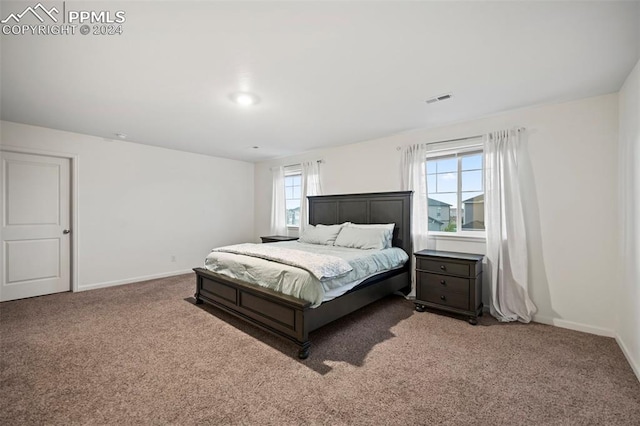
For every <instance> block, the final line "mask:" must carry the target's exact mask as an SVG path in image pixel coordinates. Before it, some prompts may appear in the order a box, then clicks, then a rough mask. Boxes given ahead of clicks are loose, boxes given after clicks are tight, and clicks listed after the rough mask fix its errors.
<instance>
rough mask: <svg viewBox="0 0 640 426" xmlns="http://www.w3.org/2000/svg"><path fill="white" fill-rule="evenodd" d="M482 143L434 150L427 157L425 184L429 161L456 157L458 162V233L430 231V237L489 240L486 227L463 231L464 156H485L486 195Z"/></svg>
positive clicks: (484, 191)
mask: <svg viewBox="0 0 640 426" xmlns="http://www.w3.org/2000/svg"><path fill="white" fill-rule="evenodd" d="M483 148H484V147H483V145H482V144H481V143H473V144H468V143H467V144H465V145H460V146H457V147H451V146H450V147H447V148H442V149H433V150H428V152H427V156H426V158H425V162H424V167H425V168H424V178H425V183H426V180H427V176H428V174H427V161H428V160H433V159H436V158H444V157H450V156H455V158H456V160H457V170H456V173H457V176H456V179H457V189H456V200H457V207H456V208H457V210H456V231H455V232H445V231H429V236H430V237H436V238H443V239H452V240H456V239H457V240H473V241H477V240H485V239H486V238H487V231H486V227H485V229H483V230H476V231H473V230H466V231H465V230H462V229H463V228H462V215H461V212H462V192H463V191H462V155H466V154H483V155H482V193H483V194H486V185H485V166H486V164H485V158H484V149H483ZM426 185H427V211H428V210H429V205H428V203H429V202H428V200H429V186H428V184H426Z"/></svg>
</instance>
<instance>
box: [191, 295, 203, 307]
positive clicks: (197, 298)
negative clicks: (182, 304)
mask: <svg viewBox="0 0 640 426" xmlns="http://www.w3.org/2000/svg"><path fill="white" fill-rule="evenodd" d="M193 297H195V299H196V302H195V304H196V305H202V303H203V302H202V300H201V299H200V293H196V294H194V295H193Z"/></svg>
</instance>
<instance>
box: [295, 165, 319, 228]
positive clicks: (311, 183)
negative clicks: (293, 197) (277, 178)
mask: <svg viewBox="0 0 640 426" xmlns="http://www.w3.org/2000/svg"><path fill="white" fill-rule="evenodd" d="M300 167H301V170H302V182H301V188H300V235H302V232H304V230H305V228H306V227H307V226H308V225H309V200H307V197H310V196H312V195H322V188H321V186H320V162H319V161H304V162H302V163H301V164H300Z"/></svg>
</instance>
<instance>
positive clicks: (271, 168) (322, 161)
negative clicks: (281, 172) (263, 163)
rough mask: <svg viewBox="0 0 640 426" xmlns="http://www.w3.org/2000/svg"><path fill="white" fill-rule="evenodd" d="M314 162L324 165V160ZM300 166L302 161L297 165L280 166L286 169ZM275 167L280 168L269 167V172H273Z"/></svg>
mask: <svg viewBox="0 0 640 426" xmlns="http://www.w3.org/2000/svg"><path fill="white" fill-rule="evenodd" d="M316 162H317V163H318V164H320V163H324V160H316ZM301 164H302V161H301V162H299V163H295V164H287V165H286V166H282V167H284V168H285V169H286V168H287V167H295V166H299V165H301ZM275 167H280V166H273V167H269V170H273V169H274V168H275Z"/></svg>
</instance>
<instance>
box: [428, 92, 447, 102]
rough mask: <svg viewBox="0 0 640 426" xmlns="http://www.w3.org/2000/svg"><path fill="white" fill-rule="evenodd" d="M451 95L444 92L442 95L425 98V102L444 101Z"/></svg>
mask: <svg viewBox="0 0 640 426" xmlns="http://www.w3.org/2000/svg"><path fill="white" fill-rule="evenodd" d="M452 96H453V95H452V94H451V93H445V94H444V95H438V96H435V97H433V98H429V99H427V100H426V101H425V102H426V103H428V104H435V103H436V102H440V101H446V100H447V99H451V97H452Z"/></svg>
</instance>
